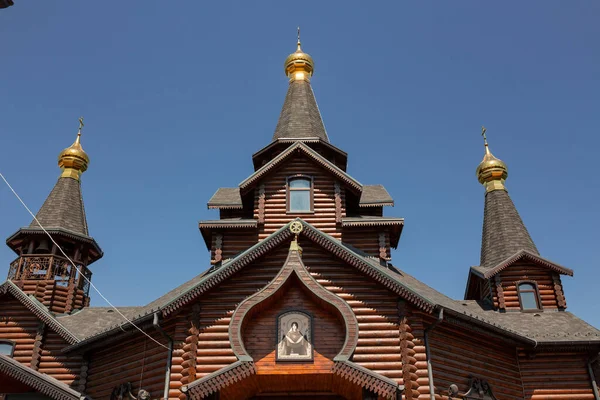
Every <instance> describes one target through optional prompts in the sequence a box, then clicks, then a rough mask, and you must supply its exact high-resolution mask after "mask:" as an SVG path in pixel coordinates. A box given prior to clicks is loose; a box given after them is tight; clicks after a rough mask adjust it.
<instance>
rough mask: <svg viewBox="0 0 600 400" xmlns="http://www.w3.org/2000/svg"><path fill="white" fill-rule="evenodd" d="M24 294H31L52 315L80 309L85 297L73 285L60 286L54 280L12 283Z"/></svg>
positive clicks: (84, 303) (83, 304)
mask: <svg viewBox="0 0 600 400" xmlns="http://www.w3.org/2000/svg"><path fill="white" fill-rule="evenodd" d="M14 283H15V284H16V285H17V286H19V287H20V288H21V290H22V291H23V292H25V293H26V294H31V295H33V296H35V298H36V299H37V300H38V301H39V302H40V303H42V304H43V305H44V306H46V307H47V308H48V310H50V311H51V312H53V313H56V314H63V313H65V312H69V311H72V310H74V309H81V308H83V307H84V306H85V305H87V304H86V301H87V297H86V296H85V295H84V293H83V290H81V289H79V288H76V287H75V285H73V284H72V285H69V286H61V285H58V284H57V282H56V281H55V280H54V279H47V280H39V279H31V280H23V281H14Z"/></svg>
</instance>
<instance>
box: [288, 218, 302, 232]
mask: <svg viewBox="0 0 600 400" xmlns="http://www.w3.org/2000/svg"><path fill="white" fill-rule="evenodd" d="M302 229H304V227H303V226H302V222H300V221H294V222H292V223H291V224H290V231H291V232H292V233H294V234H296V235H297V234H299V233H300V232H302Z"/></svg>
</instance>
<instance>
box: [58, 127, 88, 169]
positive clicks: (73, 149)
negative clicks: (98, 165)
mask: <svg viewBox="0 0 600 400" xmlns="http://www.w3.org/2000/svg"><path fill="white" fill-rule="evenodd" d="M82 127H83V118H80V119H79V131H78V132H77V138H76V139H75V142H73V144H72V145H71V146H69V147H67V148H66V149H64V150H63V151H61V152H60V154H59V155H58V166H59V167H60V168H61V169H62V174H61V177H64V178H73V179H79V177H80V176H81V174H82V173H83V172H85V170H87V168H88V165H89V163H90V158H89V157H88V155H87V153H86V152H85V151H84V150H83V147H81V128H82Z"/></svg>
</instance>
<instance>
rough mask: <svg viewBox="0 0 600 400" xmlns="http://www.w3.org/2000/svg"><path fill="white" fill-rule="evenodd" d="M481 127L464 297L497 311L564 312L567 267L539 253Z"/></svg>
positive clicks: (503, 167) (503, 168)
mask: <svg viewBox="0 0 600 400" xmlns="http://www.w3.org/2000/svg"><path fill="white" fill-rule="evenodd" d="M482 129H483V133H482V134H483V136H484V146H485V154H484V156H483V160H482V161H481V163H480V164H479V165H478V166H477V171H476V174H477V179H478V180H479V183H481V184H482V185H483V187H484V188H485V208H484V213H483V233H482V238H481V259H480V264H479V266H476V267H471V271H470V274H469V281H468V283H467V290H466V294H465V299H466V300H481V301H484V302H487V303H488V304H490V305H493V307H494V309H496V310H499V311H544V310H561V311H562V310H564V309H565V308H566V307H567V303H566V300H565V296H564V293H563V289H562V283H561V279H560V275H561V274H562V275H568V276H573V271H572V270H570V269H569V268H565V267H563V266H561V265H558V264H556V263H554V262H552V261H549V260H547V259H545V258H542V257H541V256H540V253H539V251H538V249H537V247H536V246H535V243H534V242H533V240H532V239H531V236H530V235H529V232H528V231H527V228H526V227H525V224H524V223H523V220H522V219H521V217H520V215H519V213H518V211H517V208H516V207H515V205H514V203H513V201H512V199H511V198H510V196H509V195H508V191H507V190H506V186H505V181H506V178H507V177H508V168H507V166H506V164H505V163H504V162H503V161H502V160H500V159H498V158H496V157H495V156H494V155H493V154H492V152H491V151H490V148H489V145H488V143H487V138H486V137H485V128H482Z"/></svg>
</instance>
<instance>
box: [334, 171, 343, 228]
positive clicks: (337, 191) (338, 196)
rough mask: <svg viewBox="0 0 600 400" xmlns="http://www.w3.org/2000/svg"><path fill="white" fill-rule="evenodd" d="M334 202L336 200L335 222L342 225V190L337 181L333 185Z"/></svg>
mask: <svg viewBox="0 0 600 400" xmlns="http://www.w3.org/2000/svg"><path fill="white" fill-rule="evenodd" d="M333 190H334V200H335V222H336V223H337V224H341V223H342V188H341V186H340V183H339V182H338V181H336V182H335V183H334V184H333Z"/></svg>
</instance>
